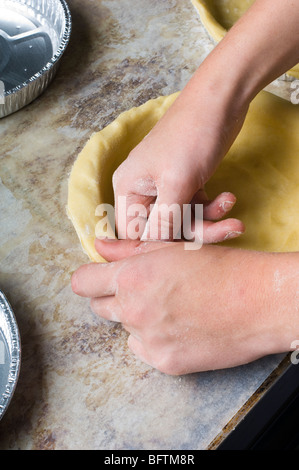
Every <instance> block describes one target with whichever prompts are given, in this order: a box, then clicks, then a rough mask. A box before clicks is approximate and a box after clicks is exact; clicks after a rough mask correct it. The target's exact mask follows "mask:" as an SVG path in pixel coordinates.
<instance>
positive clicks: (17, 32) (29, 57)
mask: <svg viewBox="0 0 299 470" xmlns="http://www.w3.org/2000/svg"><path fill="white" fill-rule="evenodd" d="M70 34H71V14H70V11H69V8H68V5H67V3H66V2H65V0H0V118H1V117H5V116H7V115H9V114H11V113H14V112H15V111H18V110H19V109H21V108H23V107H24V106H26V105H27V104H29V103H31V102H32V101H33V100H34V99H35V98H37V97H38V96H39V95H40V94H41V93H42V92H43V91H44V90H45V89H46V87H47V86H48V85H49V83H50V82H51V81H52V79H53V78H54V75H55V74H56V71H57V67H58V64H59V62H60V59H61V57H62V55H63V53H64V51H65V49H66V47H67V45H68V42H69V38H70Z"/></svg>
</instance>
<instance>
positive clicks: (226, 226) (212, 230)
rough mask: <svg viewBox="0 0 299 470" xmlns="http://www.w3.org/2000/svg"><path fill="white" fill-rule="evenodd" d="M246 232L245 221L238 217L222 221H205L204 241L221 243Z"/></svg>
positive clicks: (206, 242)
mask: <svg viewBox="0 0 299 470" xmlns="http://www.w3.org/2000/svg"><path fill="white" fill-rule="evenodd" d="M244 232H245V226H244V224H243V222H241V221H240V220H238V219H225V220H221V221H220V222H210V221H204V222H203V243H205V244H209V243H220V242H223V241H225V240H230V239H233V238H237V237H239V236H240V235H242V234H243V233H244Z"/></svg>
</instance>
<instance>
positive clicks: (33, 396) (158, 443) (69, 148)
mask: <svg viewBox="0 0 299 470" xmlns="http://www.w3.org/2000/svg"><path fill="white" fill-rule="evenodd" d="M69 6H70V9H71V12H72V16H73V32H72V38H71V42H70V45H69V47H68V50H67V52H66V54H65V56H64V58H63V61H62V64H61V67H60V69H59V72H58V74H57V76H56V78H55V80H54V82H53V83H52V84H51V85H50V87H49V88H48V89H47V91H46V92H45V93H44V94H43V95H42V96H41V97H40V98H38V99H37V100H36V101H35V102H34V103H32V104H31V105H29V106H27V107H26V108H25V109H23V110H21V111H19V112H18V113H16V114H14V115H12V116H9V117H7V118H5V119H2V120H1V121H0V139H1V151H0V161H1V165H0V220H1V223H0V288H1V289H2V290H3V292H4V293H5V294H6V296H7V297H8V299H9V301H10V302H11V304H12V307H13V309H14V311H15V315H16V318H17V321H18V324H19V328H20V333H21V339H22V366H21V373H20V378H19V382H18V386H17V389H16V392H15V395H14V397H13V400H12V402H11V405H10V407H9V409H8V411H7V413H6V414H5V416H4V418H3V419H2V421H1V422H0V449H110V450H111V449H112V450H113V449H205V448H207V447H208V446H209V444H210V442H211V441H213V439H214V438H215V437H216V436H217V435H219V433H220V434H221V431H222V429H223V427H224V426H225V425H226V424H227V422H228V421H229V420H230V419H231V418H232V417H233V416H234V415H235V414H236V413H237V412H238V410H239V409H240V408H241V407H242V406H243V405H244V403H245V402H246V401H247V400H248V399H250V397H252V396H253V395H254V393H255V391H256V389H257V388H258V387H259V386H260V384H261V383H262V382H263V381H264V380H265V379H266V378H267V377H268V375H269V374H270V373H271V372H272V371H273V370H274V369H275V368H276V366H277V365H278V364H279V362H280V360H281V357H279V356H273V357H269V358H264V359H262V360H260V361H257V362H255V363H253V364H250V365H247V366H243V367H237V368H234V369H231V370H222V371H216V372H207V373H203V374H194V375H190V376H185V377H169V376H166V375H163V374H161V373H159V372H158V371H156V370H153V369H151V368H150V367H149V366H146V365H144V364H142V363H141V362H139V361H138V360H136V359H135V357H133V355H131V353H130V352H129V351H128V349H127V345H126V339H127V334H126V333H125V332H124V331H123V330H122V328H121V327H120V326H119V325H118V324H113V323H108V322H105V321H102V320H100V319H98V318H95V316H94V315H93V314H92V312H91V310H90V308H89V303H88V300H86V299H80V298H78V297H77V296H75V295H74V294H73V293H72V291H71V287H70V276H71V274H72V272H73V271H74V270H75V269H76V268H77V267H78V266H80V265H81V264H82V263H85V262H87V261H88V260H87V259H86V256H85V255H84V254H83V252H82V250H81V247H80V245H79V242H78V239H77V236H76V234H75V233H74V230H73V227H72V225H71V223H70V221H69V220H68V219H67V217H66V211H65V206H66V196H67V180H68V175H69V173H70V170H71V167H72V164H73V162H74V160H75V159H76V156H77V154H78V152H79V151H80V150H81V149H82V147H83V146H84V144H85V142H86V140H87V139H88V138H89V136H90V135H91V133H92V132H94V131H97V130H99V129H100V128H102V127H103V126H105V125H106V124H108V123H109V122H111V121H112V120H113V119H114V118H116V117H117V115H118V114H119V113H120V112H121V111H124V110H126V109H128V108H130V107H132V106H133V105H134V106H136V105H139V104H141V103H143V102H145V101H146V100H148V99H149V98H154V97H157V96H158V95H161V94H169V93H172V92H174V91H177V90H179V89H181V88H182V87H183V86H184V84H185V83H186V82H187V80H188V79H189V78H190V76H191V74H192V72H193V71H194V70H195V69H196V67H197V66H198V65H199V63H200V62H201V61H202V60H203V59H204V57H205V56H206V55H207V54H208V53H209V51H210V50H211V48H212V47H213V45H212V42H211V40H210V39H209V37H208V36H207V34H206V33H205V31H204V29H203V27H202V26H201V24H200V21H199V17H198V15H197V13H196V12H195V10H194V8H193V6H192V5H191V2H190V1H188V0H163V1H160V0H151V1H150V2H148V1H147V0H121V1H120V0H69ZM283 86H284V87H285V89H286V90H287V88H286V87H288V83H284V84H283ZM278 88H279V90H282V87H281V86H279V87H278ZM287 92H288V90H287V91H286V92H285V91H283V93H287Z"/></svg>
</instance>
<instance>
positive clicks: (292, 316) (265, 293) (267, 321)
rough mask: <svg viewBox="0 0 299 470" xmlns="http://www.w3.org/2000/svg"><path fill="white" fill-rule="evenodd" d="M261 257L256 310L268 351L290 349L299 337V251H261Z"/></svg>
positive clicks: (268, 352) (257, 269)
mask: <svg viewBox="0 0 299 470" xmlns="http://www.w3.org/2000/svg"><path fill="white" fill-rule="evenodd" d="M259 258H260V262H259V265H258V266H256V268H255V269H256V272H257V271H258V272H259V274H258V276H257V279H256V288H257V289H258V291H257V292H259V293H258V295H257V299H256V300H257V304H256V311H257V312H259V317H260V318H259V323H258V324H259V327H260V331H261V332H263V336H264V341H265V348H266V351H265V353H266V354H275V353H282V352H288V351H290V350H291V345H292V343H293V342H294V341H295V340H298V339H299V296H298V284H299V273H298V266H299V254H297V253H261V254H260V256H259Z"/></svg>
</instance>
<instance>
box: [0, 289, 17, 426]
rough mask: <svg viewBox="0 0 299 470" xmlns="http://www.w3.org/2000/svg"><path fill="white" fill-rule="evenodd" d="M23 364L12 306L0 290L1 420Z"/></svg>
mask: <svg viewBox="0 0 299 470" xmlns="http://www.w3.org/2000/svg"><path fill="white" fill-rule="evenodd" d="M20 365H21V341H20V334H19V329H18V325H17V322H16V319H15V316H14V313H13V311H12V308H11V306H10V304H9V302H8V300H7V299H6V297H5V295H4V294H3V292H2V291H0V420H1V418H2V417H3V415H4V413H5V412H6V410H7V408H8V405H9V403H10V401H11V398H12V396H13V394H14V391H15V388H16V385H17V381H18V377H19V372H20Z"/></svg>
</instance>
